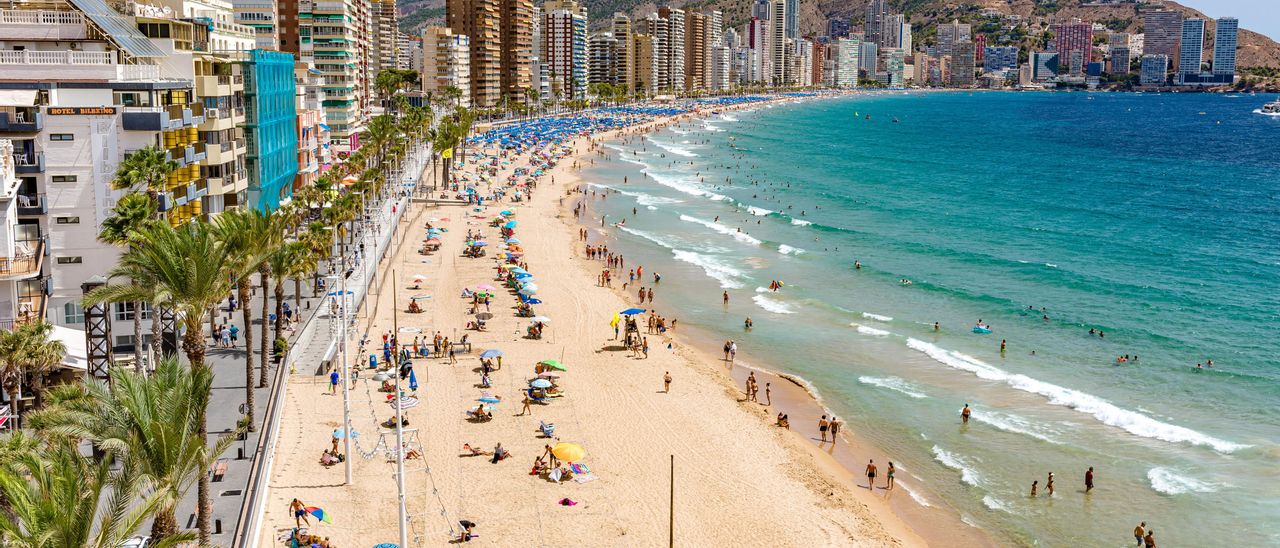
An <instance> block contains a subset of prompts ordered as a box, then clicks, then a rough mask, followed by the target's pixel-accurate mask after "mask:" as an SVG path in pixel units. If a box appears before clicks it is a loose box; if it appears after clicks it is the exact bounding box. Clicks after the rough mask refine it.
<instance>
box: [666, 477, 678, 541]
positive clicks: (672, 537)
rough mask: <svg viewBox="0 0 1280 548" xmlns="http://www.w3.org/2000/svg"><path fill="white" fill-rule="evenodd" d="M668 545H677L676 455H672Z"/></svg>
mask: <svg viewBox="0 0 1280 548" xmlns="http://www.w3.org/2000/svg"><path fill="white" fill-rule="evenodd" d="M668 509H669V513H668V520H667V547H668V548H675V545H676V456H675V455H674V454H673V455H671V503H670V505H669V506H668Z"/></svg>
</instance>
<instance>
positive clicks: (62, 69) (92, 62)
mask: <svg viewBox="0 0 1280 548" xmlns="http://www.w3.org/2000/svg"><path fill="white" fill-rule="evenodd" d="M0 74H4V76H5V79H8V80H55V81H103V82H107V81H155V80H159V79H160V67H159V66H158V65H122V64H120V63H119V62H118V61H117V59H116V53H115V52H113V51H36V50H22V51H0ZM51 77H52V78H51Z"/></svg>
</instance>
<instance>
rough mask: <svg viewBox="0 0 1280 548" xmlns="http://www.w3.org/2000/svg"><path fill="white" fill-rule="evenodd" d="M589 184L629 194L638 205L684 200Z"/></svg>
mask: <svg viewBox="0 0 1280 548" xmlns="http://www.w3.org/2000/svg"><path fill="white" fill-rule="evenodd" d="M591 184H592V186H596V187H600V188H604V189H608V190H612V191H614V192H617V193H618V194H621V195H623V196H629V197H631V198H635V199H636V203H637V204H640V205H642V206H655V205H671V204H682V203H684V200H679V199H676V198H667V197H665V196H654V195H652V194H645V193H644V192H635V191H631V190H623V189H620V188H617V187H612V186H609V185H602V184H599V183H591Z"/></svg>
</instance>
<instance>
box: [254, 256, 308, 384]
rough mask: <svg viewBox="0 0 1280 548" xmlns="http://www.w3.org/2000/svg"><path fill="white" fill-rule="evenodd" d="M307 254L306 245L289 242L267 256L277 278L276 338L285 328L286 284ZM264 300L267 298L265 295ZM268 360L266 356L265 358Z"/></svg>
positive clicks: (296, 271)
mask: <svg viewBox="0 0 1280 548" xmlns="http://www.w3.org/2000/svg"><path fill="white" fill-rule="evenodd" d="M306 253H307V247H306V244H303V243H302V242H288V243H285V244H282V245H280V246H278V247H276V248H275V250H274V251H273V252H272V253H271V255H268V256H267V262H268V263H269V264H270V266H271V272H272V274H273V275H274V276H275V278H276V287H275V298H276V321H275V336H276V338H280V336H281V335H280V332H281V331H282V330H283V328H284V283H285V281H286V280H288V279H289V278H290V277H292V276H295V275H296V274H297V273H298V270H299V268H300V267H301V266H305V265H299V264H298V263H301V262H303V261H305V255H306ZM262 298H264V299H265V298H267V296H266V295H265V294H264V295H263V296H262ZM263 359H264V360H265V359H266V356H263Z"/></svg>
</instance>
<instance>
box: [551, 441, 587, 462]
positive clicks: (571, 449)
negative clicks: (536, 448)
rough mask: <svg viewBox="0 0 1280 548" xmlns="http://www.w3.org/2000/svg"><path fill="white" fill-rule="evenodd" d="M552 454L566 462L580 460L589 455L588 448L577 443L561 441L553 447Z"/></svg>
mask: <svg viewBox="0 0 1280 548" xmlns="http://www.w3.org/2000/svg"><path fill="white" fill-rule="evenodd" d="M551 454H552V455H555V456H556V458H557V459H560V460H562V461H565V462H578V461H581V460H582V459H583V457H586V456H587V450H586V449H583V448H582V446H581V445H578V444H576V443H568V442H560V443H557V444H555V445H554V446H552V447H551Z"/></svg>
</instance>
